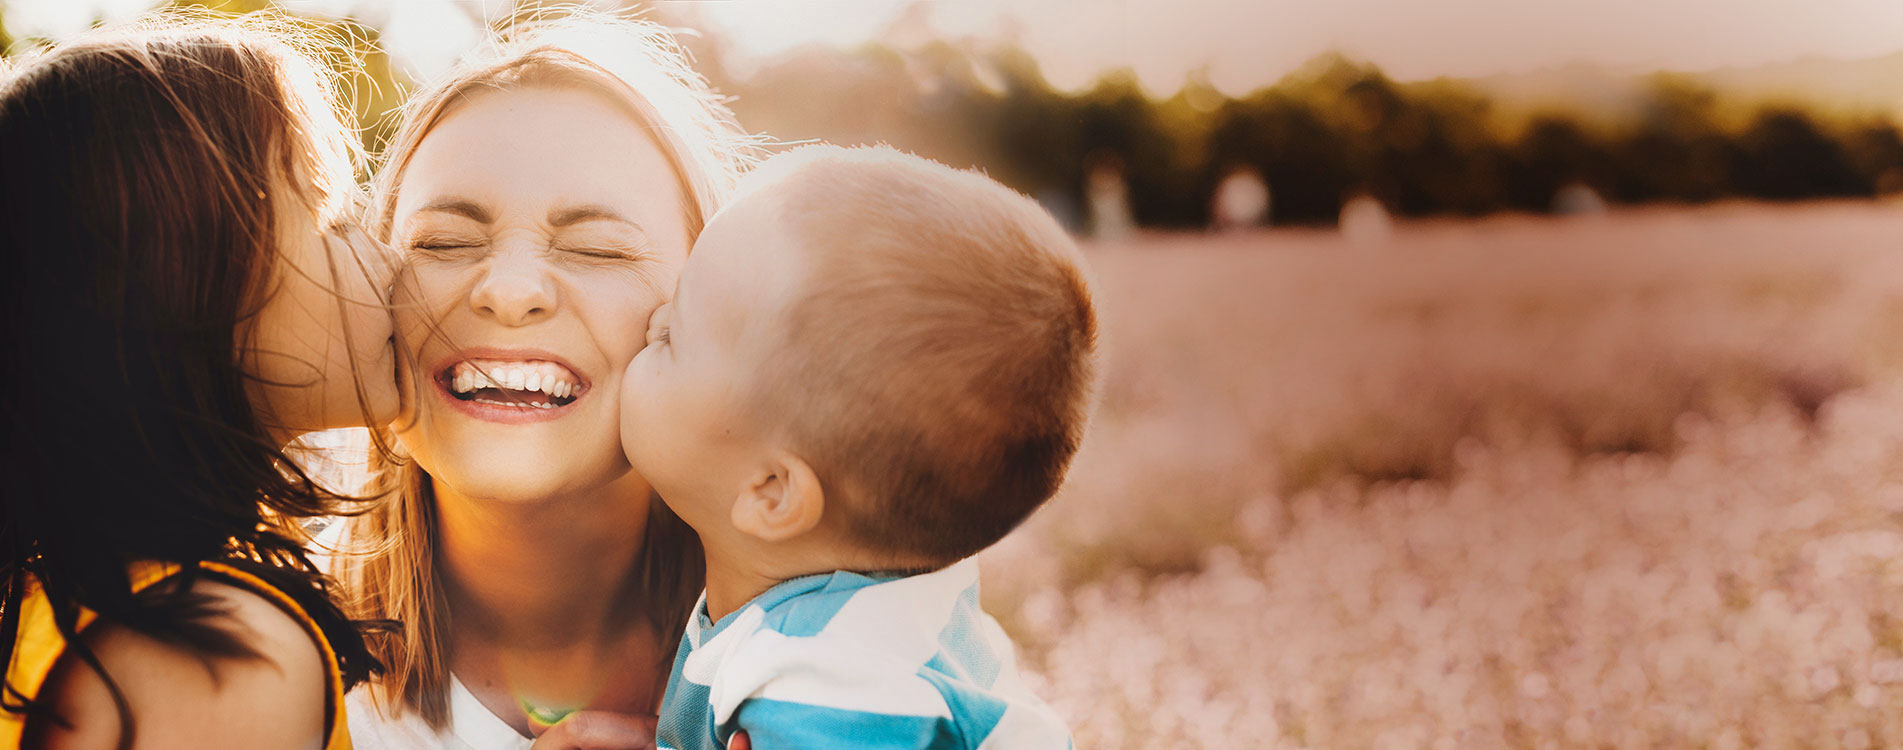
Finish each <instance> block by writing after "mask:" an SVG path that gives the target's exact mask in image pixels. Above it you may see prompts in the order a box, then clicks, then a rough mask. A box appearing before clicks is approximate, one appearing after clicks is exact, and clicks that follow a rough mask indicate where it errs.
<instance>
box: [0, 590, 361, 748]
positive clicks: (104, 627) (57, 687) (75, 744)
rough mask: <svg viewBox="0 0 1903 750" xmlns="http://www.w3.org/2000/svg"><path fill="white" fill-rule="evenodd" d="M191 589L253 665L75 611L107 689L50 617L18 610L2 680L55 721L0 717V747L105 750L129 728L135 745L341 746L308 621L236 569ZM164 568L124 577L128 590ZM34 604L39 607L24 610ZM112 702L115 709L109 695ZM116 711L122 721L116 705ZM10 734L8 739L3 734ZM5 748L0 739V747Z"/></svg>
mask: <svg viewBox="0 0 1903 750" xmlns="http://www.w3.org/2000/svg"><path fill="white" fill-rule="evenodd" d="M202 567H203V569H204V571H205V572H209V573H211V574H212V575H200V576H197V577H195V578H194V579H193V580H192V584H191V591H192V593H194V594H198V595H201V596H203V597H204V598H205V600H206V602H207V603H208V604H209V605H210V608H211V609H213V610H214V611H216V612H217V614H215V615H212V617H213V618H216V624H217V625H218V626H219V627H220V628H222V629H224V630H226V631H227V632H230V633H231V634H233V635H234V636H235V637H236V638H237V639H238V640H239V641H240V642H241V643H242V644H243V645H244V646H246V647H247V648H249V649H250V650H251V651H253V652H254V653H256V654H258V656H257V657H254V658H248V657H227V656H219V655H215V654H208V653H204V652H200V651H198V650H196V649H193V648H190V647H187V646H183V645H180V644H177V643H173V642H170V641H165V640H161V639H158V638H155V637H153V636H151V635H148V634H146V633H142V632H140V631H138V630H135V629H133V628H130V627H126V626H123V625H119V624H117V623H113V622H109V621H103V620H101V621H94V620H95V618H92V617H90V616H89V615H90V614H91V613H82V617H81V618H80V623H79V624H80V640H81V641H82V642H83V644H84V645H85V647H86V649H85V650H86V651H90V653H91V654H92V656H93V657H94V658H95V659H96V660H97V662H98V664H99V666H102V667H104V670H105V673H106V674H107V675H110V678H111V679H110V680H109V681H108V680H107V679H106V678H105V677H102V676H101V675H100V673H99V671H98V670H95V669H93V668H92V667H91V666H90V665H88V664H87V663H86V662H85V660H84V659H83V657H82V656H81V652H80V651H79V650H75V649H70V648H68V647H67V646H68V644H66V643H65V641H64V638H63V637H62V636H61V635H60V633H59V632H58V629H57V628H56V627H54V625H53V620H52V614H51V608H50V607H47V606H44V599H43V598H42V599H40V601H39V602H37V603H36V602H35V601H34V599H33V598H32V597H34V596H37V595H38V592H33V593H32V594H30V595H29V598H28V599H27V600H26V601H25V602H23V603H22V604H23V606H22V608H21V613H22V615H24V617H22V619H21V622H20V632H19V633H18V634H17V635H16V637H15V640H14V643H15V652H14V658H13V660H12V664H10V665H8V671H7V683H8V686H9V687H10V688H12V689H14V690H18V691H20V692H21V694H22V695H23V696H24V697H27V698H30V699H34V700H35V701H36V702H37V704H38V705H39V706H40V707H42V708H43V709H45V710H46V711H49V712H51V714H52V715H53V716H58V717H60V718H61V719H63V720H64V723H65V726H61V722H55V721H50V720H45V719H36V720H34V721H32V722H31V726H26V722H24V720H23V717H22V715H19V714H11V713H9V714H6V715H5V717H4V718H0V740H6V739H16V740H19V741H21V742H22V743H23V745H24V746H26V747H48V748H90V747H102V748H110V747H116V746H117V745H118V740H119V736H120V734H121V733H122V732H123V731H124V730H125V724H126V720H127V719H129V720H130V721H131V723H132V725H133V727H134V728H135V731H136V732H137V736H138V745H139V746H140V747H154V748H168V747H280V746H282V747H291V746H295V747H328V748H340V747H342V748H347V747H348V746H349V745H348V738H347V737H346V736H345V735H344V732H343V729H342V727H343V717H342V710H343V707H342V701H341V696H342V682H341V679H340V677H339V675H338V669H337V665H336V657H335V655H334V654H333V653H332V652H331V649H330V648H329V644H328V643H327V642H326V640H325V639H324V637H323V634H322V632H321V630H319V629H318V628H317V627H316V626H315V624H314V623H312V621H311V619H310V617H309V616H308V615H307V614H305V613H304V611H303V609H302V608H300V607H298V606H297V605H296V603H295V602H293V601H292V600H291V598H290V597H289V596H288V595H286V594H284V593H283V592H281V591H279V590H277V589H276V588H275V587H272V586H270V585H269V584H267V583H265V582H264V581H262V580H261V579H259V578H257V577H255V576H252V575H250V574H247V573H245V572H243V571H241V570H237V569H235V568H230V567H227V566H221V565H219V564H216V563H206V564H204V565H203V566H202ZM177 571H178V569H177V567H176V566H159V567H153V566H150V565H145V566H140V567H139V568H137V569H135V570H134V575H133V577H134V581H135V584H137V585H138V587H140V588H142V587H143V586H144V585H151V584H153V583H156V582H157V581H160V580H164V579H165V578H168V577H170V576H171V575H174V574H176V573H177ZM36 604H38V605H41V606H36ZM115 688H116V690H117V692H118V694H119V697H120V699H122V701H123V703H121V700H115V698H114V695H113V693H114V690H115ZM122 705H123V709H124V710H123V712H122V710H121V707H122ZM8 734H11V735H13V737H11V738H9V737H6V736H5V735H8ZM5 744H9V743H7V742H4V741H0V745H5Z"/></svg>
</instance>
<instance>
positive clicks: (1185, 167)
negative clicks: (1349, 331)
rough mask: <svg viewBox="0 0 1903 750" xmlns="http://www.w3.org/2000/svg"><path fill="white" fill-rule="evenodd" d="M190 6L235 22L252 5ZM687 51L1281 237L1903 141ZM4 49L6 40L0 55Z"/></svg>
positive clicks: (1752, 176) (1039, 180) (1122, 78)
mask: <svg viewBox="0 0 1903 750" xmlns="http://www.w3.org/2000/svg"><path fill="white" fill-rule="evenodd" d="M192 4H202V5H207V6H210V7H213V8H216V9H219V10H223V11H230V12H245V11H249V10H254V9H257V8H261V7H265V6H268V5H270V4H271V3H270V2H269V1H268V0H212V1H210V2H199V3H192ZM320 23H322V24H323V25H324V27H325V29H326V30H327V31H330V32H334V37H335V40H336V41H337V48H338V52H337V55H336V56H335V58H334V59H333V63H334V64H336V65H337V66H338V67H339V68H340V69H345V70H347V71H350V75H349V84H350V94H349V98H350V103H351V106H352V108H353V109H354V110H355V112H356V114H357V116H358V118H359V120H360V122H361V124H362V126H363V137H364V141H365V144H366V146H367V147H368V148H369V149H370V150H371V151H372V152H373V153H374V151H375V150H376V149H377V147H378V146H380V145H381V144H382V143H383V141H384V140H386V139H387V138H388V137H389V135H390V134H391V132H392V131H393V129H394V114H395V109H396V107H397V106H398V105H399V104H400V103H401V101H402V96H403V94H404V92H406V91H407V90H408V89H409V88H410V86H409V82H408V81H406V80H404V79H403V77H402V76H401V74H400V73H399V72H398V71H397V70H395V69H394V68H393V67H392V66H391V62H390V59H389V58H388V56H387V55H386V54H385V53H384V52H383V51H381V49H380V47H379V43H378V32H377V30H376V29H375V28H374V27H373V26H371V25H368V24H366V23H362V22H358V21H354V20H349V19H345V20H331V21H322V22H320ZM683 41H684V42H685V43H686V44H687V45H688V47H689V48H690V51H692V52H693V53H694V55H695V59H696V65H697V67H698V68H699V69H700V70H701V71H702V72H703V73H705V74H706V75H707V76H708V77H709V78H710V79H711V80H712V81H713V83H714V84H715V86H716V88H718V89H719V90H721V91H723V92H725V93H727V94H729V95H731V96H732V97H733V100H732V106H733V108H734V110H735V112H736V114H737V115H738V116H739V118H740V121H741V122H742V124H744V125H745V126H746V127H747V128H748V129H750V130H752V131H755V132H761V133H766V134H769V135H771V136H773V137H775V138H777V139H779V140H782V141H787V142H795V141H801V140H805V139H820V140H826V141H831V142H836V143H848V144H849V143H874V142H884V143H890V144H892V145H894V146H897V147H900V148H904V149H907V150H911V151H915V152H918V153H920V154H924V155H927V156H931V157H933V158H936V159H939V160H941V161H944V162H946V163H949V164H953V165H956V166H974V167H979V168H982V169H984V170H985V171H987V172H988V173H990V174H991V175H992V176H994V177H997V178H998V179H1000V180H1002V181H1004V182H1005V183H1007V184H1009V185H1011V186H1013V187H1015V188H1017V189H1019V190H1022V191H1024V192H1026V193H1029V194H1031V195H1034V196H1036V197H1038V198H1039V199H1040V200H1041V201H1043V202H1044V203H1045V204H1046V205H1048V206H1050V207H1051V208H1052V209H1053V210H1054V211H1055V212H1056V213H1058V214H1059V215H1060V216H1061V217H1064V218H1066V219H1067V220H1068V221H1071V222H1072V223H1073V224H1078V223H1081V222H1082V221H1083V220H1084V219H1085V216H1084V214H1085V213H1086V211H1085V209H1084V206H1085V205H1086V204H1087V200H1086V193H1087V190H1088V187H1087V186H1088V183H1089V178H1090V175H1091V173H1092V172H1093V171H1096V172H1103V171H1113V172H1117V173H1120V174H1121V177H1122V179H1123V181H1124V183H1125V184H1126V185H1127V194H1128V202H1129V208H1130V211H1131V214H1132V216H1133V218H1134V219H1135V221H1136V223H1138V224H1141V225H1145V226H1153V227H1173V228H1182V227H1202V226H1207V225H1209V223H1210V210H1211V209H1210V207H1211V203H1212V199H1213V198H1214V194H1215V192H1216V190H1217V186H1218V185H1219V184H1220V183H1221V182H1222V181H1223V180H1224V178H1225V177H1227V176H1229V175H1231V174H1233V173H1235V172H1237V171H1238V170H1252V171H1253V174H1255V175H1258V176H1259V177H1260V178H1261V179H1262V180H1263V181H1264V182H1266V183H1267V185H1268V187H1269V189H1270V190H1271V191H1272V193H1273V208H1272V217H1271V220H1272V221H1273V222H1274V223H1278V224H1328V223H1333V222H1334V221H1335V220H1336V218H1337V215H1338V213H1339V212H1340V209H1341V206H1342V204H1343V202H1344V201H1345V200H1346V199H1347V198H1349V197H1351V196H1355V195H1368V196H1372V197H1373V198H1375V199H1378V200H1379V201H1380V202H1381V203H1382V204H1383V205H1385V206H1386V207H1387V208H1388V209H1389V210H1391V211H1393V212H1395V213H1398V214H1402V215H1410V216H1422V215H1431V214H1458V215H1479V214H1484V213H1489V212H1493V211H1501V210H1518V211H1535V212H1544V211H1553V210H1557V209H1563V208H1564V207H1565V206H1566V205H1567V202H1566V201H1565V200H1564V199H1563V196H1564V195H1565V194H1566V192H1567V191H1568V190H1569V189H1570V190H1572V191H1574V192H1575V193H1576V192H1577V191H1578V189H1579V186H1585V187H1587V188H1590V189H1591V191H1592V192H1593V193H1595V194H1597V195H1598V196H1603V197H1604V198H1605V199H1606V200H1609V201H1612V202H1619V203H1642V202H1650V201H1687V202H1701V201H1711V200H1716V199H1721V198H1734V197H1738V198H1757V199H1765V200H1798V199H1806V198H1827V197H1851V196H1872V195H1876V194H1879V193H1886V192H1894V191H1903V130H1900V129H1899V127H1898V124H1897V123H1895V122H1892V121H1890V120H1888V119H1884V118H1880V117H1874V116H1873V117H1866V118H1862V119H1854V118H1832V117H1825V116H1822V115H1819V114H1815V113H1812V112H1807V111H1805V110H1804V109H1801V108H1797V107H1793V106H1775V105H1763V106H1757V107H1754V108H1752V107H1746V106H1744V105H1742V104H1741V103H1737V102H1726V101H1723V100H1722V99H1721V97H1720V96H1718V95H1717V94H1716V93H1714V92H1713V91H1711V90H1709V89H1706V88H1702V87H1700V86H1699V85H1698V84H1697V83H1695V82H1693V81H1691V80H1689V79H1686V78H1682V77H1673V76H1663V75H1662V76H1657V77H1654V78H1653V79H1652V80H1651V82H1650V86H1649V88H1648V90H1647V92H1646V94H1645V95H1644V101H1643V102H1642V104H1641V106H1640V107H1639V112H1640V114H1639V115H1638V116H1637V117H1629V118H1606V117H1603V116H1601V115H1600V113H1594V112H1584V111H1548V112H1544V113H1538V114H1535V115H1532V116H1528V117H1518V116H1516V117H1506V116H1504V115H1501V114H1500V113H1499V112H1498V111H1497V108H1496V107H1495V106H1494V103H1493V102H1491V101H1489V100H1488V99H1487V98H1486V97H1485V96H1483V95H1482V94H1480V93H1479V92H1477V91H1475V90H1474V89H1472V88H1470V87H1468V86H1466V85H1463V84H1461V83H1459V82H1453V81H1444V80H1443V81H1432V82H1424V83H1399V82H1396V81H1393V80H1391V79H1389V78H1388V77H1387V76H1385V75H1383V74H1382V72H1381V71H1380V70H1379V69H1377V68H1375V67H1374V66H1372V65H1368V64H1365V63H1360V62H1357V61H1354V60H1350V59H1347V58H1345V57H1341V56H1337V55H1329V56H1324V57H1321V58H1317V59H1315V60H1313V61H1310V62H1309V63H1308V64H1307V65H1305V66H1304V67H1302V68H1301V69H1299V70H1297V71H1295V72H1294V73H1292V74H1290V75H1288V76H1286V77H1284V78H1283V79H1282V80H1281V81H1279V82H1277V83H1275V84H1274V85H1272V86H1269V87H1266V88H1263V89H1259V90H1257V91H1255V92H1252V93H1250V94H1247V95H1245V96H1242V97H1240V98H1232V97H1229V96H1226V95H1224V94H1223V93H1221V92H1219V91H1218V90H1216V89H1215V88H1214V87H1212V86H1211V85H1209V83H1208V82H1207V80H1206V78H1204V77H1203V76H1200V75H1192V76H1191V78H1190V80H1189V81H1188V82H1187V84H1186V85H1185V86H1184V87H1183V88H1182V89H1181V90H1180V91H1178V92H1177V93H1175V94H1174V95H1172V96H1170V97H1169V98H1167V99H1161V100H1158V99H1153V98H1151V97H1149V96H1147V95H1146V94H1145V92H1144V91H1143V90H1142V89H1141V88H1140V87H1139V86H1138V84H1137V81H1136V79H1135V77H1134V76H1133V75H1132V74H1131V73H1130V72H1128V71H1113V72H1110V73H1108V74H1106V75H1104V76H1103V77H1101V78H1100V79H1099V80H1098V81H1097V82H1096V83H1095V84H1094V85H1092V86H1090V87H1088V88H1087V89H1084V90H1082V91H1076V92H1066V91H1062V90H1059V89H1056V88H1054V87H1053V86H1052V85H1051V84H1050V83H1049V82H1048V81H1047V80H1046V79H1045V77H1044V76H1043V74H1042V73H1041V72H1040V70H1039V68H1038V65H1037V63H1036V62H1035V61H1034V60H1033V59H1032V58H1031V56H1030V55H1029V54H1027V53H1025V52H1024V51H1022V50H1021V49H1017V48H1015V47H1012V46H1009V45H1005V46H997V47H990V48H986V49H982V50H981V49H979V48H977V47H976V46H974V45H972V44H969V43H954V42H947V41H933V42H927V43H924V44H916V45H912V46H910V47H909V48H907V49H904V50H901V49H898V48H897V46H896V45H891V44H871V45H867V46H865V47H862V48H860V49H857V50H853V51H838V50H833V49H830V48H823V47H808V48H804V49H801V50H796V51H794V52H793V53H790V54H788V55H786V56H783V57H781V58H779V59H777V60H774V61H772V62H770V63H769V64H767V65H766V66H764V67H762V68H760V69H758V70H755V71H751V72H750V73H749V74H748V75H745V76H739V75H733V74H731V73H730V71H729V70H728V69H727V67H726V66H725V65H723V62H722V60H723V49H722V47H721V41H720V38H719V37H718V36H716V35H705V36H699V35H687V36H685V37H684V38H683ZM11 42H12V38H11V37H9V36H8V35H7V33H6V31H5V29H4V28H3V27H0V43H4V44H8V45H9V46H11Z"/></svg>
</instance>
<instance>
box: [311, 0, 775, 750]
mask: <svg viewBox="0 0 1903 750" xmlns="http://www.w3.org/2000/svg"><path fill="white" fill-rule="evenodd" d="M530 86H565V87H580V88H584V89H588V90H593V91H597V92H600V93H602V94H604V95H607V96H611V97H614V98H616V99H617V100H619V101H621V102H623V103H625V104H626V105H628V106H629V107H630V108H631V109H632V111H633V112H634V114H636V115H637V116H639V117H641V118H642V119H643V120H645V121H646V124H647V126H648V127H649V129H650V132H652V133H653V135H654V137H655V139H656V141H657V142H658V143H659V144H660V146H661V151H662V152H663V153H664V154H665V155H666V156H667V158H668V160H669V162H670V164H671V166H672V167H673V169H674V172H675V175H676V177H677V178H678V179H679V180H680V188H681V194H682V195H683V196H684V197H685V201H684V203H685V205H683V206H682V210H683V211H684V213H685V214H686V218H687V228H688V232H689V234H690V237H691V236H697V235H698V234H699V233H700V230H701V228H702V227H703V226H704V225H705V223H706V221H707V219H708V218H709V217H711V216H712V215H713V213H714V212H715V211H716V210H717V209H718V208H719V206H720V204H721V202H722V201H723V200H724V199H725V198H726V197H727V195H728V194H729V193H730V192H731V190H732V188H733V183H734V182H735V180H736V179H737V177H738V175H739V172H740V171H741V169H742V167H743V165H744V162H745V161H747V160H748V158H749V156H750V155H751V154H752V153H753V148H754V147H753V141H752V139H750V138H749V137H748V136H746V135H745V134H744V133H743V132H742V131H741V130H740V129H739V127H738V126H737V125H736V124H735V123H734V120H733V117H732V115H731V114H730V113H729V112H728V111H727V109H726V107H725V106H724V105H723V104H722V103H721V101H720V99H719V98H717V97H716V96H715V95H714V94H713V92H712V91H711V90H710V89H709V88H708V86H707V83H706V81H705V79H703V78H702V77H701V76H700V75H699V74H697V73H695V72H694V71H693V69H692V68H691V67H690V66H689V64H688V59H687V55H686V53H685V51H684V50H682V49H681V47H680V46H679V45H678V44H677V43H676V42H675V40H674V37H673V35H672V34H671V33H670V32H669V31H668V30H667V29H666V28H664V27H661V26H658V25H656V24H653V23H649V22H645V21H639V20H632V19H628V18H625V17H620V16H607V15H602V14H597V13H590V12H581V11H573V10H564V11H560V12H559V13H555V14H550V13H542V14H538V15H534V16H530V17H527V18H518V19H515V20H512V21H511V22H510V23H508V24H507V25H506V26H505V27H504V28H503V29H502V30H500V31H498V32H497V33H495V34H494V35H493V36H492V38H491V39H490V40H489V41H488V43H487V44H486V45H485V46H484V47H483V48H482V49H480V50H478V51H477V52H476V53H475V54H473V55H472V56H471V57H469V58H466V59H465V61H464V62H463V63H462V64H461V65H459V66H458V67H457V68H456V69H455V70H453V71H452V72H451V73H450V74H449V75H448V76H447V78H446V79H444V80H442V81H440V82H438V83H436V84H435V85H433V86H430V87H429V88H426V89H424V90H422V91H420V92H418V93H417V94H416V95H415V96H413V97H412V98H411V99H410V100H409V101H408V103H406V104H405V105H404V110H403V112H402V116H401V124H400V126H399V127H398V129H397V132H396V135H395V136H394V138H393V139H392V140H391V142H390V144H389V146H388V147H387V148H386V149H385V150H384V154H383V163H382V168H381V169H380V170H379V172H378V175H377V177H376V179H375V182H374V191H373V192H374V195H373V203H372V208H371V218H370V222H369V226H370V231H371V233H372V234H373V235H375V236H377V237H378V238H379V239H382V240H384V241H388V240H389V239H390V236H391V233H392V231H393V227H392V222H393V220H394V217H393V216H392V214H393V213H394V211H395V206H396V203H397V197H398V191H399V190H400V189H401V185H402V182H403V174H404V170H405V169H406V168H407V166H408V165H409V160H410V158H411V157H412V156H413V155H414V154H415V153H416V149H417V147H418V146H419V145H420V144H421V143H422V141H423V139H424V138H426V137H427V136H428V135H429V133H430V131H431V130H432V129H433V128H434V127H435V126H436V125H437V123H439V122H441V121H442V120H443V119H444V118H445V117H447V116H448V115H449V113H451V112H453V111H454V110H455V109H456V106H457V105H458V103H460V102H462V101H464V100H465V99H467V98H468V97H471V96H473V95H476V94H478V93H480V92H484V91H497V90H501V91H507V90H512V89H519V88H525V87H530ZM403 473H404V481H403V489H402V490H401V491H400V492H399V493H398V494H397V496H396V497H395V499H394V501H393V502H390V503H386V504H384V505H383V506H381V507H379V508H378V509H376V510H375V511H372V512H370V513H366V514H363V515H361V516H358V517H356V518H353V519H350V520H349V521H347V523H348V524H349V525H348V527H347V528H346V529H345V539H346V540H347V541H346V543H345V546H346V548H347V549H348V550H362V552H360V553H352V552H346V553H344V554H342V555H340V556H339V558H338V559H337V565H336V568H335V570H334V572H335V573H336V574H337V576H338V578H339V579H341V580H342V581H343V583H344V585H345V588H346V590H348V591H349V592H351V593H352V594H353V597H352V599H353V610H352V613H353V614H354V615H355V616H357V617H360V618H364V619H391V620H398V621H401V622H402V624H403V627H402V628H401V630H400V631H399V632H398V633H397V634H393V635H391V636H389V637H387V638H373V640H372V641H371V652H372V653H374V654H376V655H377V656H378V658H380V659H381V660H382V661H383V663H384V664H385V665H387V667H388V672H387V673H386V675H385V676H384V678H383V679H382V680H381V682H380V684H378V685H376V686H375V688H374V690H373V694H374V696H375V699H376V703H377V705H378V707H379V708H380V709H382V710H385V711H389V712H392V713H400V712H402V711H404V710H415V711H418V712H419V713H420V714H421V715H422V717H423V719H424V721H426V722H427V723H428V724H429V725H430V726H431V727H433V728H437V729H441V728H442V727H444V726H445V725H447V723H448V721H449V701H448V693H449V633H448V613H447V612H446V604H445V602H444V594H443V586H442V583H441V582H440V581H439V580H438V579H437V576H436V571H435V559H436V534H437V526H436V507H435V497H434V495H433V492H432V489H431V486H432V485H431V482H430V479H429V476H428V474H427V472H425V471H424V470H423V469H422V468H421V467H417V466H414V465H410V466H407V467H404V469H403ZM703 564H704V561H703V560H702V558H701V550H700V545H699V540H698V538H697V537H695V536H694V533H693V531H692V529H690V528H688V526H687V525H686V524H685V523H682V522H681V521H680V519H679V518H678V517H676V516H674V514H673V513H672V512H670V511H669V510H668V509H667V506H666V505H664V504H662V503H661V502H659V501H655V502H653V503H651V504H650V512H649V518H648V524H647V532H646V538H645V539H644V540H643V548H642V553H641V558H640V560H639V562H638V565H639V567H638V569H637V571H638V572H637V574H636V575H635V576H633V577H632V580H630V581H629V582H628V589H627V591H626V592H625V596H626V597H627V600H628V601H632V602H636V603H638V604H639V605H640V606H641V607H642V608H643V612H644V614H645V616H646V617H647V619H648V621H649V623H650V624H652V625H653V627H654V628H655V629H656V631H657V632H659V633H661V634H662V635H663V637H667V636H669V635H671V634H673V633H677V632H679V631H680V630H681V629H682V628H683V627H684V626H685V625H686V619H687V617H688V615H689V610H691V609H692V607H693V603H694V599H695V597H697V596H698V595H699V592H700V588H701V586H702V585H703V581H702V578H703V570H702V569H703Z"/></svg>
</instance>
